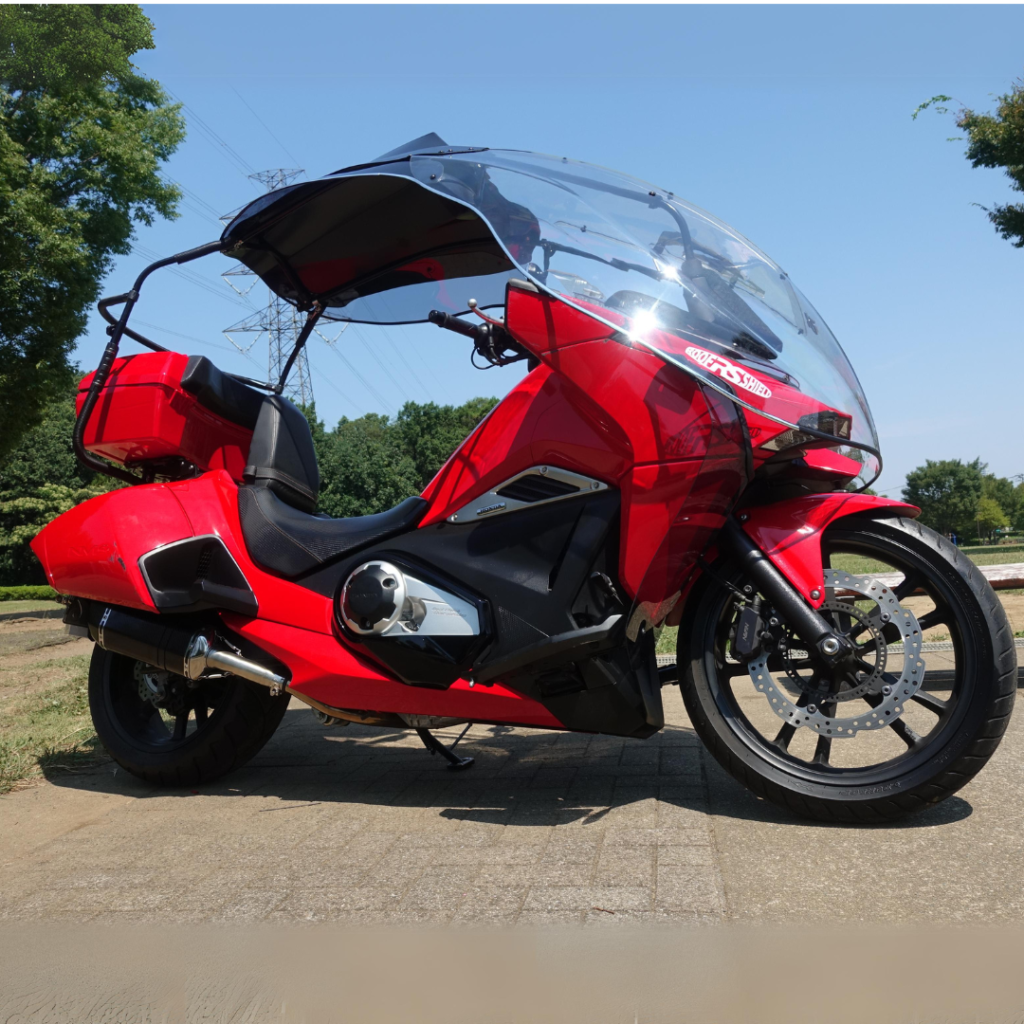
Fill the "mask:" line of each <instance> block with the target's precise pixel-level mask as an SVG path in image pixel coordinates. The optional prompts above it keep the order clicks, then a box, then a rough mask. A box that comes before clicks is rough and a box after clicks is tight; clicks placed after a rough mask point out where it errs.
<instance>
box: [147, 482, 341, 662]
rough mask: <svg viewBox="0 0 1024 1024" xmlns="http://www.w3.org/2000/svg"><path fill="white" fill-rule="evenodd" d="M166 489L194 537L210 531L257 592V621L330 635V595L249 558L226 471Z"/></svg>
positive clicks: (233, 486)
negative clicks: (225, 548) (282, 577)
mask: <svg viewBox="0 0 1024 1024" xmlns="http://www.w3.org/2000/svg"><path fill="white" fill-rule="evenodd" d="M167 489H168V490H169V491H171V492H172V493H173V494H174V495H175V497H177V498H178V500H179V501H180V502H181V505H182V507H183V508H184V509H185V512H186V514H187V515H188V519H189V523H190V525H191V529H192V531H193V532H194V534H195V536H197V537H201V536H204V535H208V534H214V535H216V536H219V537H220V539H221V540H222V541H223V542H224V545H225V547H227V549H228V551H230V552H231V557H232V558H234V560H235V561H236V562H237V563H238V567H239V569H241V570H242V574H243V575H244V576H245V578H246V579H247V580H248V581H249V586H250V587H252V591H253V593H254V594H255V595H256V600H257V602H258V603H259V615H260V618H261V619H271V620H273V621H274V622H283V623H288V624H291V625H295V626H301V627H302V628H303V629H306V630H314V631H316V632H318V633H324V634H331V632H332V627H331V615H332V610H331V600H330V598H327V597H324V596H323V595H322V594H316V593H314V592H313V591H312V590H307V589H306V588H305V587H300V586H298V585H297V584H295V583H291V582H289V581H288V580H283V579H281V578H280V577H279V576H273V575H271V574H270V573H268V572H265V571H264V570H263V569H261V568H260V567H259V566H258V565H256V563H255V562H253V561H252V559H251V558H250V557H249V552H248V551H247V550H246V547H245V542H244V541H243V539H242V524H241V521H240V519H239V515H238V486H237V485H236V484H235V482H234V480H232V479H231V476H230V474H228V473H226V472H224V471H223V470H219V471H217V472H214V473H205V474H204V475H203V476H201V477H197V478H196V479H195V480H181V481H178V482H176V483H173V484H168V485H167ZM335 643H336V641H335Z"/></svg>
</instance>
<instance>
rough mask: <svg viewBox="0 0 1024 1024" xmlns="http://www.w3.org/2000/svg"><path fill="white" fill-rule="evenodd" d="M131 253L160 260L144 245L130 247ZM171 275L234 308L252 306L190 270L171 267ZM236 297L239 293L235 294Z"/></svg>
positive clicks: (150, 259)
mask: <svg viewBox="0 0 1024 1024" xmlns="http://www.w3.org/2000/svg"><path fill="white" fill-rule="evenodd" d="M132 251H133V252H134V253H136V254H138V255H139V256H141V257H142V258H143V259H147V260H149V261H150V262H153V261H155V260H158V259H160V258H161V257H160V254H159V253H156V252H154V251H153V250H152V249H148V248H147V247H146V246H144V245H134V246H132ZM170 270H171V273H172V274H175V275H177V276H178V277H180V278H181V279H182V280H183V281H187V282H188V283H189V284H192V285H195V286H196V287H197V288H202V289H203V290H204V291H207V292H210V294H211V295H216V296H217V297H218V298H221V299H224V300H225V301H226V302H231V303H233V304H234V305H236V306H241V307H242V308H243V309H248V310H252V309H253V308H254V307H253V304H252V303H251V302H243V301H242V300H241V298H233V297H232V296H230V295H227V294H226V293H225V292H222V291H221V290H220V289H219V288H217V287H216V285H213V284H211V283H210V282H209V281H206V280H204V279H203V278H201V277H200V276H199V275H198V274H194V273H193V272H192V271H190V270H182V269H181V268H180V267H171V268H170ZM235 294H236V295H237V294H239V293H237V292H236V293H235Z"/></svg>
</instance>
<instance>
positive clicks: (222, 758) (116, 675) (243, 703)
mask: <svg viewBox="0 0 1024 1024" xmlns="http://www.w3.org/2000/svg"><path fill="white" fill-rule="evenodd" d="M137 666H138V668H137ZM145 668H147V667H146V666H142V665H141V663H139V662H136V661H133V660H132V659H131V658H126V657H124V656H123V655H120V654H114V653H112V652H110V651H106V650H104V649H103V648H102V647H99V646H97V647H95V648H94V650H93V654H92V663H91V665H90V668H89V709H90V711H91V712H92V720H93V725H94V726H95V728H96V734H97V735H98V736H99V738H100V741H101V742H102V743H103V745H104V747H106V749H107V752H108V753H109V754H110V756H111V757H112V758H113V759H114V760H115V761H116V762H117V763H118V764H119V765H120V766H121V767H122V768H124V769H125V771H128V772H131V773H132V775H135V776H137V777H138V778H140V779H143V780H145V781H146V782H149V783H151V784H152V785H155V786H175V787H187V786H196V785H199V784H200V783H203V782H211V781H212V780H214V779H217V778H220V777H221V776H222V775H226V774H227V773H228V772H231V771H234V770H235V769H236V768H239V767H241V766H242V765H243V764H245V762H246V761H248V760H249V759H250V758H251V757H253V756H254V755H255V754H256V753H257V752H258V751H259V750H260V749H261V748H262V747H263V745H264V744H265V743H266V742H267V740H269V739H270V737H271V736H272V735H273V734H274V731H275V730H276V729H277V727H278V725H280V723H281V719H282V718H283V717H284V713H285V710H286V709H287V707H288V701H289V696H288V694H287V693H284V694H281V695H280V696H277V697H275V696H273V695H272V694H271V692H270V690H269V689H266V688H265V687H262V686H259V685H257V684H256V683H250V682H247V681H245V680H242V679H237V678H228V679H225V680H217V681H211V682H209V683H204V684H202V685H200V686H199V687H190V686H188V684H187V683H186V681H185V680H184V679H183V678H181V677H178V676H169V677H167V680H165V682H166V685H167V687H168V689H169V690H170V691H172V692H173V693H175V694H177V695H178V697H177V702H176V703H174V702H171V701H165V702H162V703H163V704H164V707H160V706H158V705H157V704H154V703H153V702H152V700H149V699H146V697H145V696H143V695H142V694H141V693H140V689H143V688H142V687H141V686H140V680H139V673H140V671H142V670H143V669H145ZM168 704H169V705H170V707H171V711H170V712H168V711H167V705H168ZM175 712H176V713H177V714H176V715H175ZM172 723H173V724H172ZM182 723H184V724H183V725H182ZM179 733H180V735H179Z"/></svg>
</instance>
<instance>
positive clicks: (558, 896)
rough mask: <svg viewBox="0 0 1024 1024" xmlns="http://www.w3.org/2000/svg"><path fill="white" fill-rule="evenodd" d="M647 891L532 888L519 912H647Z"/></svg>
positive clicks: (605, 887) (649, 902)
mask: <svg viewBox="0 0 1024 1024" xmlns="http://www.w3.org/2000/svg"><path fill="white" fill-rule="evenodd" d="M651 905H652V898H651V890H650V889H649V888H647V887H629V886H614V885H611V886H610V885H535V886H534V887H533V888H532V889H530V892H529V895H528V896H527V897H526V902H525V903H524V904H523V911H524V913H525V912H528V911H543V912H549V911H565V910H579V911H590V910H591V909H592V908H593V907H595V906H596V907H603V908H604V909H605V910H615V911H618V910H649V909H650V907H651Z"/></svg>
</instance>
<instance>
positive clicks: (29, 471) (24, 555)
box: [0, 395, 110, 586]
mask: <svg viewBox="0 0 1024 1024" xmlns="http://www.w3.org/2000/svg"><path fill="white" fill-rule="evenodd" d="M74 424H75V404H74V398H73V397H71V396H70V395H69V396H66V397H64V398H63V399H62V400H61V401H58V402H56V403H54V404H53V405H52V406H50V408H49V409H48V410H47V412H46V415H45V417H44V419H43V421H42V423H40V424H39V426H37V427H33V428H32V429H30V430H29V431H28V433H27V434H26V435H25V436H24V437H23V438H22V441H21V443H20V444H19V445H18V446H17V447H16V448H14V450H13V451H11V452H10V453H9V454H8V456H7V458H6V459H4V460H3V461H2V462H0V585H7V586H16V585H20V584H40V585H41V584H45V583H46V579H45V576H44V575H43V570H42V567H41V566H40V564H39V562H38V560H37V559H36V557H35V555H33V554H32V551H31V550H30V548H29V546H28V545H29V541H31V540H32V538H33V537H34V536H35V535H36V534H37V533H38V532H39V531H40V530H41V529H42V528H43V527H44V526H45V525H46V524H47V523H48V522H49V521H50V520H51V519H54V518H55V517H56V516H58V515H60V514H61V513H62V512H66V511H67V510H68V509H69V508H71V507H73V506H74V505H77V504H78V503H79V502H80V501H84V500H85V499H86V498H91V497H92V496H93V495H95V494H99V493H102V492H103V491H105V490H108V489H109V486H110V482H109V481H107V479H106V478H105V477H100V478H96V476H95V474H93V473H90V472H87V471H86V470H84V469H83V468H82V467H81V466H80V465H79V463H78V460H77V459H76V458H75V453H74V449H73V448H72V447H71V431H72V429H73V427H74Z"/></svg>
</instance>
